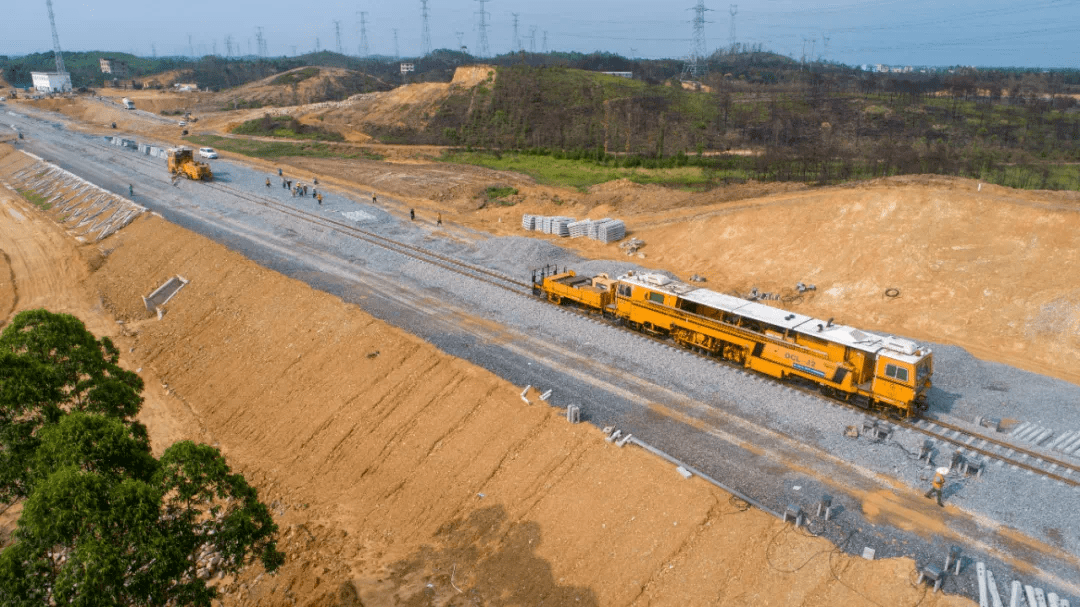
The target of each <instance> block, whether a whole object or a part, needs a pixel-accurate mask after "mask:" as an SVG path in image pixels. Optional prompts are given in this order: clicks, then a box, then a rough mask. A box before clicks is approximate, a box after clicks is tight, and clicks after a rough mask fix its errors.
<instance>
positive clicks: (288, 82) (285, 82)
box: [215, 66, 390, 108]
mask: <svg viewBox="0 0 1080 607" xmlns="http://www.w3.org/2000/svg"><path fill="white" fill-rule="evenodd" d="M387 88H390V87H389V85H387V84H386V83H385V82H383V81H382V80H379V79H378V78H375V77H373V76H369V75H368V74H365V73H363V72H358V71H354V70H348V69H344V68H336V67H316V66H309V67H298V68H295V69H292V70H289V71H287V72H282V73H280V74H275V75H273V76H269V77H267V78H263V79H262V80H258V81H256V82H251V83H248V84H245V85H243V86H240V87H237V88H235V89H231V90H228V91H224V92H222V93H220V94H219V95H217V97H216V98H215V101H217V102H218V103H220V106H221V107H222V108H228V107H230V106H232V105H234V103H235V105H239V106H240V107H243V106H245V105H248V106H250V105H262V106H295V105H303V104H309V103H319V102H323V101H332V100H341V99H345V98H346V97H349V96H350V95H354V94H357V93H362V92H365V91H370V90H381V89H387Z"/></svg>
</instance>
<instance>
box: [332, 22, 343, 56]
mask: <svg viewBox="0 0 1080 607" xmlns="http://www.w3.org/2000/svg"><path fill="white" fill-rule="evenodd" d="M334 42H335V43H336V44H337V52H338V54H339V55H344V54H345V49H343V48H341V21H338V20H337V19H334Z"/></svg>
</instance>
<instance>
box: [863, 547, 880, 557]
mask: <svg viewBox="0 0 1080 607" xmlns="http://www.w3.org/2000/svg"><path fill="white" fill-rule="evenodd" d="M875 554H877V550H874V549H873V548H871V547H870V546H864V547H863V549H862V557H863V558H864V559H866V560H868V561H872V560H874V555H875Z"/></svg>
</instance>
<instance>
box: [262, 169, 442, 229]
mask: <svg viewBox="0 0 1080 607" xmlns="http://www.w3.org/2000/svg"><path fill="white" fill-rule="evenodd" d="M277 174H278V177H280V178H281V187H282V188H284V189H286V190H289V191H290V192H292V195H293V197H294V198H295V197H296V196H303V197H305V198H306V197H307V193H308V186H307V184H304V183H299V182H298V183H297V184H296V186H295V187H294V186H293V182H292V180H291V179H286V178H285V172H284V171H282V170H281V169H278V170H277ZM311 183H312V187H311V197H312V198H314V199H316V200H318V201H319V204H322V201H323V196H322V194H321V193H319V191H318V190H316V189H315V186H317V185H319V178H318V177H312V178H311ZM266 187H267V188H269V187H270V178H269V177H267V178H266ZM378 202H379V199H378V196H377V195H376V194H375V192H372V193H371V204H377V203H378ZM409 220H411V221H416V209H409ZM435 225H437V226H442V213H436V214H435Z"/></svg>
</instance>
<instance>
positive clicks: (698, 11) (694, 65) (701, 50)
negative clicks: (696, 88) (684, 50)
mask: <svg viewBox="0 0 1080 607" xmlns="http://www.w3.org/2000/svg"><path fill="white" fill-rule="evenodd" d="M689 10H692V11H694V18H693V19H691V20H690V23H691V24H692V25H693V28H694V41H693V42H692V43H691V45H690V56H689V57H688V58H687V61H686V66H685V67H684V68H683V73H684V74H685V73H689V74H690V76H691V77H693V78H698V77H700V76H701V75H702V74H704V73H705V24H706V23H709V22H707V21H705V11H711V10H712V9H711V8H705V0H698V3H697V6H695V7H694V8H692V9H689Z"/></svg>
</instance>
